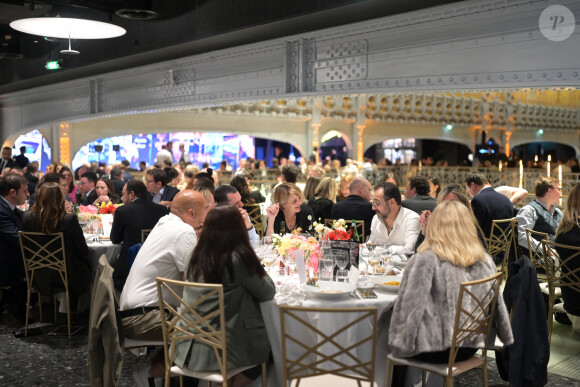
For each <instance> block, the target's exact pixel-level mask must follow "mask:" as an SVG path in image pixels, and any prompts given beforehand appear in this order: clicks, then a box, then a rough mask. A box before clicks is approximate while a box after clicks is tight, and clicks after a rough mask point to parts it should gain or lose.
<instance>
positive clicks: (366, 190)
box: [348, 177, 371, 202]
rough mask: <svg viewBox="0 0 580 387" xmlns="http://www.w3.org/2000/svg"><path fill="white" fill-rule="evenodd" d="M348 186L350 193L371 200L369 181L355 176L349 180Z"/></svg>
mask: <svg viewBox="0 0 580 387" xmlns="http://www.w3.org/2000/svg"><path fill="white" fill-rule="evenodd" d="M348 188H349V190H350V194H351V195H358V196H360V197H361V198H363V200H364V201H367V202H368V201H370V200H371V183H369V181H368V180H367V179H365V178H362V177H356V178H354V179H353V180H352V181H351V183H350V185H349V186H348Z"/></svg>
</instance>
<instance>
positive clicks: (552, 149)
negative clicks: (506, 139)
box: [512, 142, 576, 167]
mask: <svg viewBox="0 0 580 387" xmlns="http://www.w3.org/2000/svg"><path fill="white" fill-rule="evenodd" d="M512 152H513V154H514V155H515V156H517V158H520V159H522V160H524V163H525V164H527V165H526V166H527V167H533V166H535V167H538V165H539V164H540V163H541V162H542V161H547V160H548V157H550V161H551V162H552V163H554V165H557V164H556V163H557V162H558V161H561V162H562V163H566V161H568V160H570V158H572V157H576V150H575V149H574V148H573V147H572V146H570V145H566V144H561V143H557V142H528V143H525V144H519V145H517V146H514V147H513V148H512Z"/></svg>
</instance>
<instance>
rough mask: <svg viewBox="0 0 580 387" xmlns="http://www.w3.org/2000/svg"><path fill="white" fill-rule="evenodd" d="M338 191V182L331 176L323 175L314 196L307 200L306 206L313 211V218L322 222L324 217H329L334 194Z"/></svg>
mask: <svg viewBox="0 0 580 387" xmlns="http://www.w3.org/2000/svg"><path fill="white" fill-rule="evenodd" d="M337 193H338V184H337V183H336V180H334V179H333V178H332V177H325V178H324V179H322V180H321V181H320V183H319V184H318V187H317V188H316V191H315V192H314V197H312V198H311V199H310V200H309V201H308V207H310V208H311V209H312V212H313V213H314V219H315V220H316V221H318V222H322V223H324V219H330V212H331V211H332V206H334V203H336V194H337Z"/></svg>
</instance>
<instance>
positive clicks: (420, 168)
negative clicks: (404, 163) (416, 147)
mask: <svg viewBox="0 0 580 387" xmlns="http://www.w3.org/2000/svg"><path fill="white" fill-rule="evenodd" d="M422 169H423V163H422V162H421V160H419V172H421V170H422Z"/></svg>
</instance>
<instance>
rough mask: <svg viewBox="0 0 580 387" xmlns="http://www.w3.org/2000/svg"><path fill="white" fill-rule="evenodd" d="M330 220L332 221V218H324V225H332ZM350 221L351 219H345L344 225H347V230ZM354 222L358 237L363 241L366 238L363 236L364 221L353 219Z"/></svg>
mask: <svg viewBox="0 0 580 387" xmlns="http://www.w3.org/2000/svg"><path fill="white" fill-rule="evenodd" d="M332 222H334V219H324V227H332ZM351 223H352V220H346V225H347V226H348V227H349V230H350V224H351ZM355 224H356V231H357V232H358V238H359V240H360V241H361V242H364V241H365V240H366V238H365V221H364V220H355Z"/></svg>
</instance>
